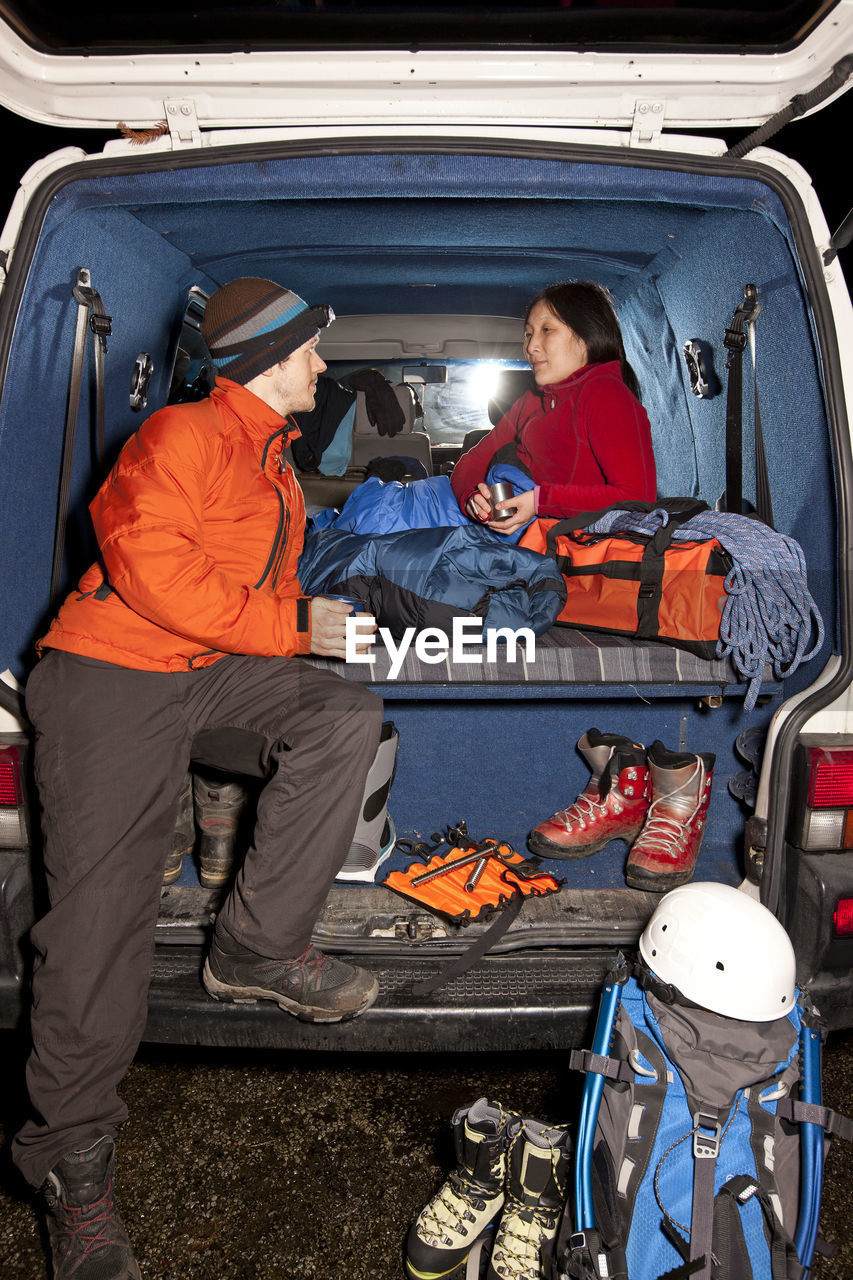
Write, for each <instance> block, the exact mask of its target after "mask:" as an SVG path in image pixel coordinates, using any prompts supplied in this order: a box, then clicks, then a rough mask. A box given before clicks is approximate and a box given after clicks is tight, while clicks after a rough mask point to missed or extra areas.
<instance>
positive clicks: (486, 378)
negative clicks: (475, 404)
mask: <svg viewBox="0 0 853 1280" xmlns="http://www.w3.org/2000/svg"><path fill="white" fill-rule="evenodd" d="M502 371H503V365H500V364H496V363H495V361H494V360H483V361H482V362H478V363H477V364H476V365H475V366H474V368H473V369H472V370H471V372H470V374H469V375H468V384H469V386H470V389H471V394H472V396H473V397H475V398H476V399H477V400H480V401H482V403H483V404H485V403H486V402H487V401H488V400H490V399H491V397H492V396H493V395H494V394H495V391H496V390H497V386H498V378H499V377H500V375H501V373H502Z"/></svg>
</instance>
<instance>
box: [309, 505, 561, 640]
mask: <svg viewBox="0 0 853 1280" xmlns="http://www.w3.org/2000/svg"><path fill="white" fill-rule="evenodd" d="M299 580H300V582H301V584H302V590H303V591H304V592H305V593H306V595H312V596H313V595H324V594H329V595H349V596H357V597H358V599H360V600H363V601H364V603H365V608H366V610H367V612H369V613H371V614H373V616H374V617H375V618H376V621H377V623H378V624H379V626H381V627H387V628H388V630H389V631H390V632H391V635H392V636H394V638H395V639H400V638H402V636H403V633H404V631H405V629H406V627H415V628H416V629H418V630H421V629H423V628H424V627H437V628H439V629H440V630H442V631H444V632H445V633H446V634H448V635H450V633H451V629H452V625H453V619H454V618H457V617H478V618H482V619H483V624H484V633H485V632H486V631H488V630H490V629H492V628H497V627H509V628H511V629H512V630H514V631H517V630H519V629H520V628H521V627H529V628H530V629H531V630H532V631H533V633H534V634H535V635H541V634H542V632H544V631H547V630H548V628H549V627H550V626H551V625H552V623H553V622H554V619H555V618H556V617H557V614H558V613H559V612H560V610H561V609H562V607H563V604H564V603H565V598H566V588H565V582H564V580H563V577H562V574H560V572H559V571H558V569H557V566H556V564H555V563H554V561H553V560H551V559H549V558H548V557H546V556H543V555H540V554H539V553H538V552H536V551H529V550H527V548H525V547H517V546H515V545H514V544H513V543H511V542H509V541H508V540H507V539H505V538H501V537H500V536H499V535H496V534H493V533H491V532H490V530H488V529H486V528H484V527H482V526H480V525H475V524H473V523H472V522H471V521H467V522H466V523H465V525H463V526H460V527H458V528H451V529H447V528H444V529H406V530H403V531H400V532H397V533H385V534H379V535H377V536H373V537H370V536H364V535H362V534H357V533H349V532H347V531H346V530H343V529H309V531H308V532H307V533H306V535H305V547H304V549H303V552H302V556H301V557H300V560H299Z"/></svg>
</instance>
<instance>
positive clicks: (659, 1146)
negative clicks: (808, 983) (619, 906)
mask: <svg viewBox="0 0 853 1280" xmlns="http://www.w3.org/2000/svg"><path fill="white" fill-rule="evenodd" d="M794 974H795V960H794V953H793V948H792V947H791V943H790V940H789V939H788V936H787V934H786V933H785V930H784V929H783V928H782V926H781V925H780V924H779V922H778V921H777V920H776V918H775V917H774V916H773V915H772V913H771V912H770V911H768V910H767V909H766V908H765V907H763V906H762V905H761V904H760V903H758V902H757V901H755V900H754V899H753V898H751V897H749V896H748V895H747V894H746V893H744V892H742V891H740V890H738V889H734V888H731V887H729V886H726V885H719V884H700V883H694V884H688V885H684V886H682V887H681V888H679V889H675V890H673V891H672V892H671V893H668V894H666V895H664V897H663V898H662V899H661V900H660V903H659V904H658V906H657V908H656V909H655V911H654V913H653V915H652V917H651V919H650V920H649V923H648V925H647V927H646V929H645V931H644V933H643V935H642V937H641V939H640V947H639V955H638V956H637V957H636V958H635V959H634V961H633V962H631V963H629V962H628V961H627V960H625V959H624V958H623V957H620V962H619V964H618V965H617V968H616V970H615V971H614V972H613V973H612V974H611V975H610V977H609V979H608V981H607V982H606V983H605V986H604V991H603V994H602V1000H601V1007H600V1011H599V1016H598V1022H597V1025H596V1030H595V1035H594V1040H593V1046H592V1050H591V1051H579V1052H575V1053H573V1054H572V1057H571V1065H572V1066H573V1067H574V1068H575V1069H578V1070H582V1071H584V1072H585V1073H586V1078H585V1081H584V1090H583V1096H582V1101H581V1109H580V1116H579V1122H578V1132H577V1140H576V1163H575V1173H574V1186H573V1192H572V1194H571V1195H570V1197H569V1202H568V1204H567V1207H566V1212H565V1214H564V1217H563V1222H562V1224H561V1228H560V1231H559V1234H558V1238H557V1242H556V1249H555V1253H554V1257H553V1261H552V1262H551V1263H550V1264H549V1266H550V1272H549V1280H603V1277H608V1280H626V1278H628V1277H630V1280H687V1278H688V1277H693V1278H695V1280H803V1277H806V1276H807V1275H808V1273H809V1268H810V1267H811V1264H812V1259H813V1255H814V1252H815V1247H816V1242H817V1228H818V1217H819V1212H820V1200H821V1185H822V1174H823V1164H824V1157H825V1151H826V1147H827V1146H828V1141H829V1136H830V1134H838V1135H840V1136H843V1137H845V1138H847V1139H848V1140H850V1139H853V1122H851V1121H850V1120H847V1119H845V1118H844V1117H841V1116H837V1115H836V1114H835V1113H833V1112H830V1111H828V1110H827V1109H826V1108H825V1107H823V1106H822V1104H821V1089H820V1049H821V1041H822V1030H821V1026H820V1022H819V1019H818V1016H817V1014H816V1011H815V1010H814V1009H813V1008H812V1006H811V1003H810V1001H809V999H808V997H807V996H806V995H805V994H804V993H803V992H799V991H798V990H797V988H796V987H795V983H794Z"/></svg>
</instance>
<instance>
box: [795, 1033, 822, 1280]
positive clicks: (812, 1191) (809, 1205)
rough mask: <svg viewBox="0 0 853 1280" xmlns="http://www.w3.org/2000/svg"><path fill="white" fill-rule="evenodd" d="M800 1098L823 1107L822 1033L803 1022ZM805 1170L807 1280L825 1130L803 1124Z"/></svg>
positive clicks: (803, 1257) (802, 1250)
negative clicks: (821, 1074) (821, 1073)
mask: <svg viewBox="0 0 853 1280" xmlns="http://www.w3.org/2000/svg"><path fill="white" fill-rule="evenodd" d="M800 1097H801V1099H802V1101H803V1102H807V1103H813V1104H814V1105H815V1106H820V1105H821V1087H820V1032H819V1031H818V1030H817V1028H815V1027H809V1026H807V1025H806V1024H805V1022H803V1024H802V1026H801V1027H800ZM801 1142H802V1167H801V1170H800V1211H799V1216H798V1218H797V1231H796V1234H795V1237H794V1245H795V1246H796V1250H797V1257H798V1258H799V1260H800V1265H801V1266H802V1267H803V1268H804V1271H803V1280H807V1277H808V1273H809V1268H810V1267H811V1265H812V1258H813V1256H814V1250H815V1242H816V1240H817V1227H818V1218H819V1217H820V1198H821V1190H822V1187H823V1128H822V1126H821V1125H819V1124H812V1123H810V1122H809V1121H803V1124H802V1135H801Z"/></svg>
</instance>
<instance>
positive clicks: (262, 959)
mask: <svg viewBox="0 0 853 1280" xmlns="http://www.w3.org/2000/svg"><path fill="white" fill-rule="evenodd" d="M332 318H333V316H332V313H331V311H330V308H327V307H308V306H307V304H306V303H305V302H303V301H302V299H301V298H299V297H297V296H296V295H295V294H293V293H291V292H290V291H289V290H287V289H284V288H282V287H281V286H280V285H277V284H275V283H273V282H272V281H270V280H260V279H256V278H253V277H252V278H243V279H238V280H234V281H232V282H231V283H230V284H227V285H225V286H224V287H223V288H221V289H219V290H218V291H217V292H216V293H214V294H213V295H212V297H211V298H210V300H209V302H208V305H207V310H206V313H205V318H204V323H203V328H202V332H203V335H204V337H205V340H206V341H207V344H208V346H209V348H210V351H211V355H212V357H213V360H214V363H215V365H216V369H217V377H216V385H215V387H214V389H213V391H212V393H211V395H210V396H209V397H208V398H207V399H205V400H203V401H199V402H197V403H193V404H179V405H171V406H168V407H166V408H164V409H161V410H159V411H158V412H156V413H154V414H153V415H152V416H151V417H150V418H149V419H148V421H147V422H145V423H144V424H143V425H142V427H141V428H140V429H139V431H138V432H137V433H136V434H135V435H134V436H133V437H132V439H130V440H129V441H128V442H127V444H126V445H125V447H124V449H123V451H122V453H121V455H120V457H119V459H118V461H117V462H116V464H115V466H114V467H113V469H112V471H111V473H110V475H109V477H108V478H107V480H106V482H105V483H104V485H103V486H102V488H101V490H100V491H99V493H98V495H97V496H96V498H95V500H94V502H93V503H92V505H91V513H92V519H93V522H94V526H95V532H96V535H97V539H98V545H99V550H100V555H99V559H98V561H97V562H96V564H94V565H93V566H92V567H91V568H90V569H89V570H88V571H87V572H86V573H85V574H84V576H83V578H82V580H81V582H80V585H79V588H78V590H77V591H74V592H72V593H71V595H69V597H68V598H67V600H66V601H65V603H64V604H63V605H62V608H61V609H60V610H59V613H58V615H57V617H56V619H55V620H54V622H53V623H52V625H51V626H50V628H49V630H48V632H47V634H46V635H45V636H44V637H43V639H42V640H41V641H40V642H39V645H38V649H39V652H40V653H41V655H42V656H41V661H40V662H39V663H38V664H37V666H36V668H35V670H34V671H33V674H32V675H31V677H30V680H29V683H28V686H27V707H28V712H29V714H30V717H31V719H32V722H33V725H34V726H35V731H36V748H35V769H36V781H37V784H38V788H39V794H40V798H41V802H42V810H43V828H44V854H45V868H46V873H47V882H48V888H49V898H50V908H49V910H48V912H47V914H46V915H45V916H44V917H43V919H42V920H40V921H39V923H38V924H37V925H36V927H35V929H34V930H33V934H32V941H33V947H34V951H35V955H36V963H35V972H34V977H33V992H34V1008H33V1016H32V1037H33V1051H32V1054H31V1057H30V1061H29V1063H28V1067H27V1083H28V1087H29V1092H30V1099H31V1102H32V1104H33V1116H32V1118H31V1119H29V1120H28V1121H27V1122H26V1123H25V1124H24V1126H23V1128H22V1129H21V1130H20V1132H19V1133H18V1134H17V1136H16V1138H15V1140H14V1156H15V1160H16V1163H17V1164H18V1166H19V1168H20V1169H21V1171H22V1172H23V1174H24V1176H25V1177H26V1178H27V1179H28V1180H29V1181H30V1182H31V1183H32V1184H33V1185H34V1186H36V1187H41V1189H42V1192H43V1197H44V1201H45V1204H46V1208H47V1216H48V1227H49V1231H50V1235H51V1242H52V1247H53V1255H54V1276H55V1280H66V1278H67V1277H71V1276H73V1278H74V1280H134V1278H136V1277H138V1276H139V1270H138V1267H137V1264H136V1262H135V1261H134V1258H133V1254H132V1250H131V1247H130V1244H129V1242H128V1239H127V1236H126V1234H125V1231H124V1228H123V1225H122V1223H121V1219H120V1218H119V1216H118V1213H117V1211H116V1208H115V1204H114V1201H113V1197H112V1179H113V1166H114V1158H115V1151H114V1135H115V1132H116V1129H117V1127H118V1125H119V1124H120V1123H121V1122H122V1121H123V1120H124V1118H125V1116H126V1108H125V1107H124V1105H123V1104H122V1102H121V1101H120V1099H119V1097H118V1095H117V1093H116V1086H117V1085H118V1083H119V1082H120V1080H121V1079H122V1077H123V1076H124V1074H125V1072H126V1070H127V1068H128V1066H129V1064H130V1062H131V1061H132V1058H133V1055H134V1053H135V1052H136V1048H137V1046H138V1043H139V1040H140V1038H141V1036H142V1032H143V1030H144V1027H145V1019H146V1012H147V991H148V984H149V980H150V969H151V959H152V953H153V946H154V929H155V925H156V922H157V914H158V906H159V900H160V888H161V884H162V879H163V866H164V862H165V860H166V857H167V854H168V852H169V849H170V845H171V838H172V833H173V831H174V827H175V821H176V816H177V806H178V799H179V794H180V791H181V788H182V784H183V781H184V778H185V777H186V771H187V768H188V766H189V763H190V761H191V760H193V761H195V762H197V763H199V764H201V765H207V766H209V767H212V768H214V769H227V770H230V771H234V772H241V773H246V774H254V775H256V776H258V777H262V778H264V779H265V780H266V781H265V783H264V785H263V787H262V790H261V792H260V796H259V800H258V809H257V822H256V826H255V832H254V840H253V843H252V846H251V848H250V849H249V851H248V852H247V854H246V857H245V861H244V864H243V866H242V868H241V869H240V871H239V873H238V875H237V877H236V881H235V883H234V887H233V889H232V891H231V893H230V894H229V896H228V898H227V899H226V901H225V903H224V905H223V906H222V908H221V909H220V911H219V914H218V917H217V920H216V925H215V929H214V933H213V938H212V941H211V945H210V949H209V951H208V955H207V958H206V960H205V965H204V974H203V980H204V983H205V986H206V987H207V989H208V991H209V992H210V993H211V994H212V995H215V996H216V998H217V999H224V1000H246V999H268V1000H273V1001H275V1002H276V1003H277V1004H278V1005H279V1006H280V1007H281V1008H282V1009H283V1010H286V1011H287V1012H289V1013H292V1014H295V1015H296V1016H297V1017H299V1018H301V1019H303V1020H307V1021H313V1022H334V1021H339V1020H341V1019H342V1018H348V1017H353V1016H355V1015H356V1014H358V1013H360V1012H362V1010H364V1009H366V1008H368V1007H369V1006H370V1005H371V1004H372V1003H373V1001H374V1000H375V999H376V996H377V993H378V986H377V983H376V981H375V979H374V978H373V977H372V976H371V975H370V974H368V973H366V972H364V971H363V970H361V969H358V968H354V967H352V966H350V965H346V964H344V963H342V962H341V961H339V960H336V959H332V958H330V957H326V956H324V955H322V954H321V953H320V952H319V951H317V950H316V949H315V948H314V947H312V946H311V932H312V926H313V924H314V921H315V919H316V917H317V914H318V912H319V910H320V908H321V906H322V903H323V901H324V899H325V897H326V895H327V893H328V891H329V888H330V886H331V884H332V881H333V880H334V878H335V875H336V873H337V872H338V870H339V869H340V867H341V865H342V864H343V862H344V859H345V858H346V855H347V852H348V850H349V847H350V843H351V840H352V836H353V832H354V830H355V826H356V822H357V819H358V814H359V808H360V803H361V799H362V794H363V790H364V784H365V780H366V777H367V773H368V769H369V767H370V764H371V762H372V760H373V757H374V754H375V752H376V748H377V745H378V742H379V734H380V728H381V720H382V703H381V701H380V699H378V698H377V697H375V696H374V695H373V694H371V693H369V692H368V691H366V690H365V689H364V688H363V687H362V686H360V685H358V684H355V683H353V682H350V681H346V680H343V679H341V678H340V677H339V676H338V675H336V674H334V673H332V672H329V671H325V670H319V669H316V668H314V667H312V666H310V665H309V664H307V663H304V662H302V661H300V659H299V656H298V655H300V654H307V653H309V652H311V653H316V654H321V655H325V656H332V657H339V658H343V657H344V656H345V652H346V645H345V622H346V617H347V613H348V606H347V605H346V604H345V603H343V602H341V601H334V600H326V599H322V598H319V599H318V598H315V599H309V598H307V597H306V596H304V595H303V593H302V590H301V587H300V584H299V580H298V578H297V576H296V567H297V561H298V558H299V554H300V552H301V550H302V541H303V534H304V527H305V506H304V502H303V498H302V493H301V491H300V489H299V486H298V484H297V483H296V480H295V479H294V476H293V472H292V470H291V469H290V467H289V466H288V464H287V462H286V461H285V458H284V453H283V450H284V449H285V447H286V445H287V442H288V440H290V439H291V438H293V437H294V436H296V435H298V429H297V428H296V427H295V426H294V425H293V423H292V421H290V420H289V415H290V414H291V413H299V412H303V411H307V410H310V409H312V408H313V406H314V393H315V388H316V381H317V375H318V374H319V373H321V372H322V371H323V369H325V367H326V366H325V364H324V363H323V361H322V360H321V359H320V357H319V356H318V355H317V352H316V349H315V348H316V345H317V340H318V337H319V330H320V328H321V327H322V326H324V325H326V324H328V323H329V320H330V319H332Z"/></svg>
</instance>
